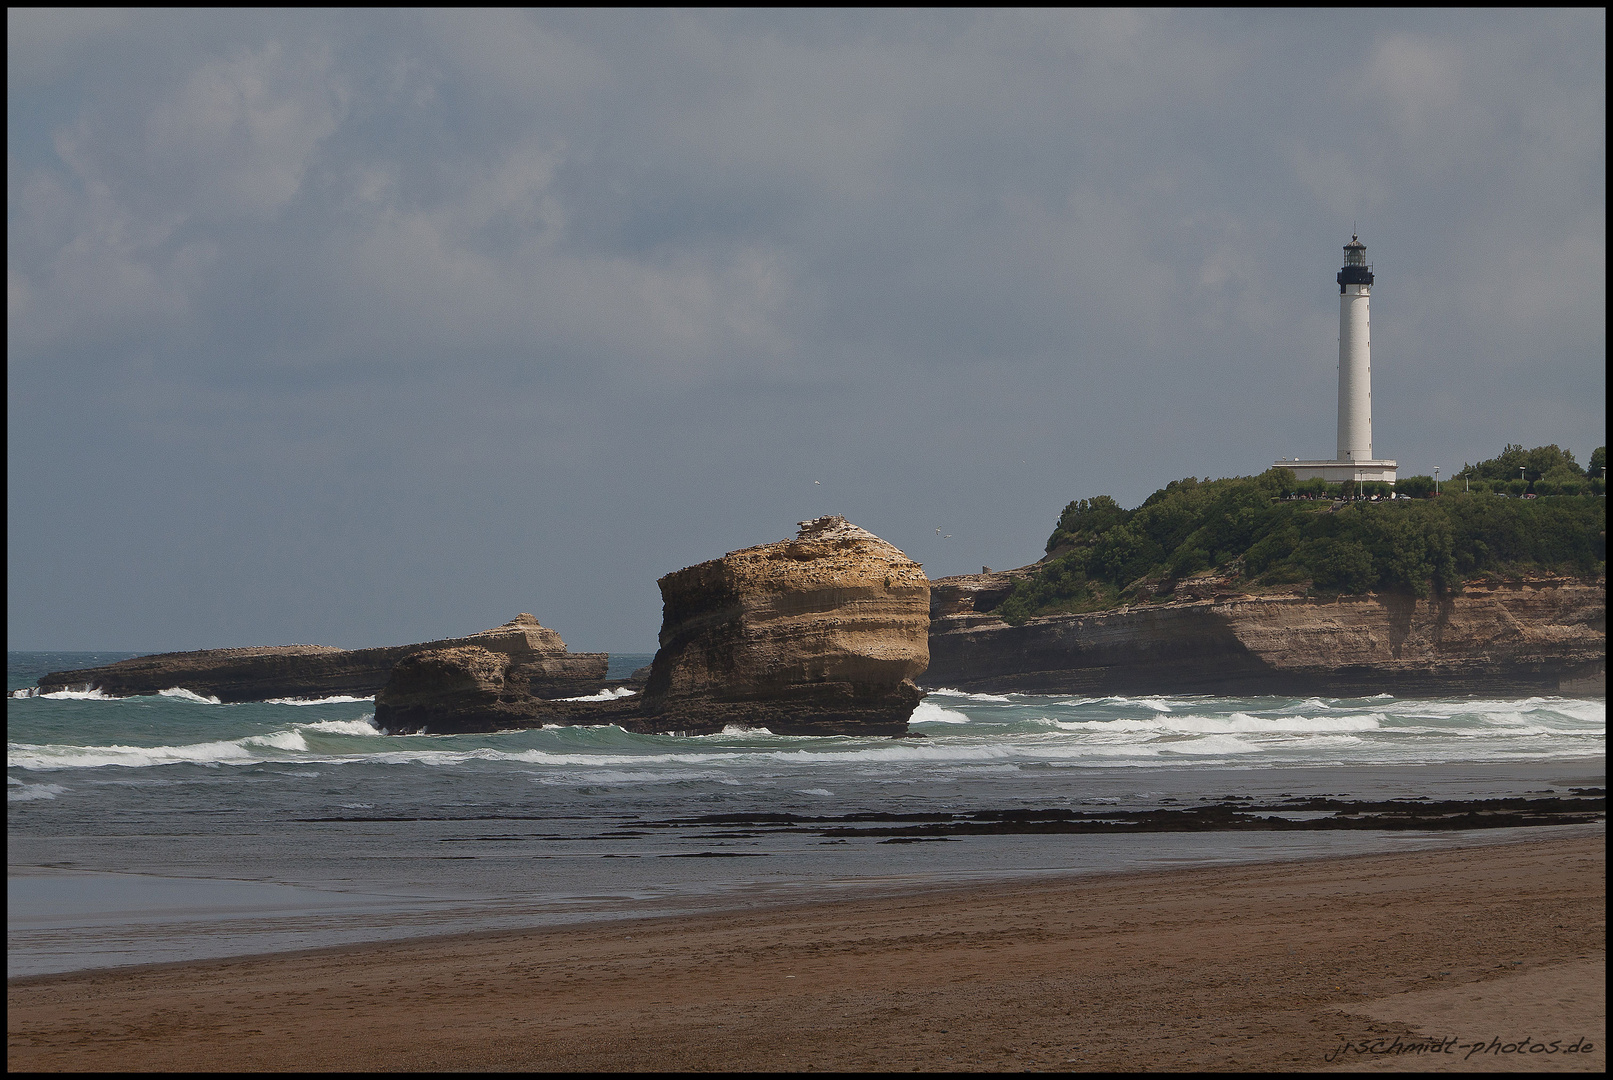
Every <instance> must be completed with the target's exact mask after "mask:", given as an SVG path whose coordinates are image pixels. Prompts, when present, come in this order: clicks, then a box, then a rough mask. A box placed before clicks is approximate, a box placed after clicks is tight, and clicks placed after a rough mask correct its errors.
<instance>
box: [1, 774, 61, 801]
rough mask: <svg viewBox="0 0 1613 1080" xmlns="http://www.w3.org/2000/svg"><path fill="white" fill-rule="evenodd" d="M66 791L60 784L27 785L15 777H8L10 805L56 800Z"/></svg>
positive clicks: (7, 799) (7, 790) (7, 786)
mask: <svg viewBox="0 0 1613 1080" xmlns="http://www.w3.org/2000/svg"><path fill="white" fill-rule="evenodd" d="M66 790H67V789H66V788H64V787H62V786H61V785H60V784H26V783H23V782H22V781H21V780H18V779H17V778H16V777H14V776H8V777H6V802H8V803H13V802H33V801H35V800H36V799H54V798H55V797H56V796H58V795H60V794H61V793H62V792H64V791H66Z"/></svg>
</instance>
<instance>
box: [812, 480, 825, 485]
mask: <svg viewBox="0 0 1613 1080" xmlns="http://www.w3.org/2000/svg"><path fill="white" fill-rule="evenodd" d="M812 482H813V483H814V484H821V483H823V481H822V480H814V481H812Z"/></svg>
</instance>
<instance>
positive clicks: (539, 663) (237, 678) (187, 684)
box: [39, 613, 609, 702]
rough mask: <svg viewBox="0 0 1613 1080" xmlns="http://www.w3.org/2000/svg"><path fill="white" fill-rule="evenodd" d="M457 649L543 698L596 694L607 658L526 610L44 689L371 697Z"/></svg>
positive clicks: (237, 652)
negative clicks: (572, 645) (396, 674)
mask: <svg viewBox="0 0 1613 1080" xmlns="http://www.w3.org/2000/svg"><path fill="white" fill-rule="evenodd" d="M453 647H477V648H482V649H485V650H488V651H490V652H495V653H499V654H501V655H505V656H507V657H509V658H510V660H511V663H512V664H513V665H515V666H516V667H518V668H519V670H520V673H521V678H522V679H523V681H524V684H525V685H527V686H529V687H530V688H531V689H532V692H533V693H534V694H537V695H539V696H543V697H570V696H576V695H581V694H589V693H593V692H595V691H597V690H599V689H600V688H601V687H602V686H603V685H604V682H605V667H606V663H607V661H608V659H609V658H608V656H607V655H606V654H605V653H571V652H567V651H566V646H565V642H563V641H561V639H560V635H559V634H557V633H555V632H554V631H553V630H550V629H548V628H546V627H544V626H542V625H540V624H539V623H538V620H537V619H535V618H533V617H532V616H531V615H528V614H524V613H523V614H521V615H517V616H516V617H515V618H514V619H511V620H510V621H509V622H507V623H505V624H504V625H502V626H496V627H494V628H492V629H491V630H483V631H480V632H478V633H475V634H471V635H468V636H466V637H462V638H450V639H446V640H443V641H433V642H423V643H420V644H416V645H395V646H390V647H386V648H375V649H351V650H349V649H338V648H335V647H333V646H329V645H280V646H267V647H259V648H246V649H205V650H202V651H199V652H182V653H159V654H157V655H154V656H137V657H134V658H133V659H130V660H120V661H118V662H117V663H115V664H107V665H106V666H104V667H97V668H83V669H80V670H76V671H57V672H52V673H51V674H49V675H46V676H44V677H43V678H42V679H40V680H39V692H40V693H51V692H53V691H58V690H99V691H100V692H101V693H103V694H106V695H107V696H109V697H131V696H135V695H139V694H155V693H158V692H159V691H162V690H167V689H170V688H172V687H182V688H184V689H186V690H189V691H191V692H193V693H197V694H201V695H203V696H206V697H216V698H218V699H219V700H220V701H223V702H240V701H265V700H268V699H271V698H321V697H334V696H338V695H351V696H354V697H368V696H369V695H371V694H374V693H376V692H378V691H379V690H380V689H381V688H382V687H383V686H385V685H386V682H387V679H388V678H389V677H390V676H391V674H392V669H393V668H394V667H395V666H396V665H397V664H398V663H399V662H400V661H401V660H403V659H405V658H407V657H410V656H413V655H415V654H417V653H421V652H426V651H430V650H435V649H443V648H453Z"/></svg>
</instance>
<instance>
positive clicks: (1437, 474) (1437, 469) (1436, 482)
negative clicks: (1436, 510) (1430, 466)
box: [1434, 465, 1439, 495]
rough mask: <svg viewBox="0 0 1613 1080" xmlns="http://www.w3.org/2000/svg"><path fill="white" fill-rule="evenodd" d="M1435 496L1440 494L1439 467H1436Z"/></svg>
mask: <svg viewBox="0 0 1613 1080" xmlns="http://www.w3.org/2000/svg"><path fill="white" fill-rule="evenodd" d="M1434 494H1435V495H1438V494H1439V466H1438V465H1435V466H1434Z"/></svg>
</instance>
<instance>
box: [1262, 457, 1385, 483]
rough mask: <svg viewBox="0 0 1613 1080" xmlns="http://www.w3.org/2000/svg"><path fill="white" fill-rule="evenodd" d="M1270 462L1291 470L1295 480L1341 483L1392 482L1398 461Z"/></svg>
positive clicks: (1295, 460)
mask: <svg viewBox="0 0 1613 1080" xmlns="http://www.w3.org/2000/svg"><path fill="white" fill-rule="evenodd" d="M1272 464H1273V465H1275V466H1276V467H1277V468H1279V469H1290V470H1292V471H1293V473H1294V478H1295V479H1296V480H1326V481H1327V482H1328V483H1330V484H1342V483H1344V481H1346V480H1356V481H1361V480H1380V481H1385V482H1387V483H1390V484H1392V483H1394V482H1395V469H1396V468H1397V467H1398V465H1399V462H1395V461H1387V460H1386V461H1304V460H1301V459H1300V458H1295V459H1294V460H1292V461H1288V460H1282V461H1274V462H1272Z"/></svg>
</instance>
